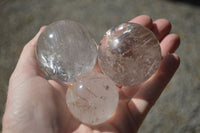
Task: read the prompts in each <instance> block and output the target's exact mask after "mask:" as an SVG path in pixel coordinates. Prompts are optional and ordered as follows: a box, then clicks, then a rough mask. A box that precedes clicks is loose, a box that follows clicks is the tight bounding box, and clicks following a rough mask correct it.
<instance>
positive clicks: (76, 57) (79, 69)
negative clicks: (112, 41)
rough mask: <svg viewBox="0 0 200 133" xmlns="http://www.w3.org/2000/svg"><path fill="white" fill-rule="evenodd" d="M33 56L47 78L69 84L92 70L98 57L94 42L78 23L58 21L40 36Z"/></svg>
mask: <svg viewBox="0 0 200 133" xmlns="http://www.w3.org/2000/svg"><path fill="white" fill-rule="evenodd" d="M36 56H37V60H38V62H39V65H40V66H41V68H42V70H43V71H44V72H45V74H46V75H47V76H48V77H50V78H51V79H55V80H58V81H62V82H69V81H73V79H75V78H76V77H78V76H79V75H80V74H82V73H86V72H89V71H91V70H92V68H93V67H94V64H95V63H96V58H97V48H96V42H95V41H94V39H92V37H91V36H90V34H89V33H88V31H87V30H86V29H85V28H84V27H83V26H82V25H81V24H79V23H77V22H73V21H70V20H62V21H57V22H55V23H52V24H50V25H48V26H47V27H46V28H45V30H44V31H43V32H42V33H41V35H40V37H39V39H38V41H37V47H36Z"/></svg>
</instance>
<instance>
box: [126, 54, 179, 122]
mask: <svg viewBox="0 0 200 133" xmlns="http://www.w3.org/2000/svg"><path fill="white" fill-rule="evenodd" d="M179 63H180V60H179V57H178V56H177V55H175V54H170V55H168V56H166V57H165V58H164V59H163V61H162V62H161V64H160V67H159V69H158V71H157V72H156V73H155V74H154V75H153V76H152V77H151V78H150V79H149V80H147V81H146V82H144V83H143V84H142V85H141V88H139V89H138V91H137V93H136V94H135V96H133V98H132V99H131V100H130V102H129V104H128V107H129V110H130V112H131V114H132V115H133V116H134V115H135V114H137V115H138V116H137V118H136V119H137V120H138V121H140V120H143V119H144V117H145V115H146V113H147V112H148V111H149V109H150V108H151V107H152V105H153V104H154V103H155V101H156V100H157V99H158V97H159V96H160V94H161V93H162V91H163V89H164V88H165V86H166V85H167V84H168V82H169V81H170V79H171V78H172V76H173V75H174V73H175V71H176V70H177V68H178V66H179Z"/></svg>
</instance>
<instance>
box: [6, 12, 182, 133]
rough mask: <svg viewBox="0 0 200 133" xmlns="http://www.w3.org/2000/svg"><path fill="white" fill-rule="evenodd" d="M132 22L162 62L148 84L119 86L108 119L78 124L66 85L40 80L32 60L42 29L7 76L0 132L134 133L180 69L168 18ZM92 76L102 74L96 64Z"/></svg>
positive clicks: (176, 41) (139, 17)
mask: <svg viewBox="0 0 200 133" xmlns="http://www.w3.org/2000/svg"><path fill="white" fill-rule="evenodd" d="M130 22H134V23H138V24H141V25H143V26H145V27H147V28H149V29H151V30H152V32H153V33H154V34H155V35H156V37H157V38H158V40H159V42H160V46H161V53H162V61H161V63H160V66H159V68H158V70H157V71H156V73H155V74H154V75H153V76H152V77H150V79H148V80H147V81H145V82H143V83H141V84H139V85H136V86H129V87H123V86H119V85H118V91H119V96H120V99H119V104H118V108H117V110H116V112H115V113H114V114H113V115H112V117H111V118H110V119H109V120H107V121H106V122H104V123H102V124H100V125H97V126H89V125H85V124H83V123H80V122H79V121H78V120H76V119H75V118H74V117H73V116H72V115H71V114H70V112H69V110H68V108H67V105H66V101H65V100H66V99H65V94H66V91H67V87H66V85H64V84H63V83H60V82H57V81H54V80H46V79H45V78H44V74H43V72H42V71H41V70H40V68H39V66H38V63H37V60H36V56H35V47H36V45H37V44H36V43H37V39H38V37H39V35H40V33H41V32H42V31H43V30H44V28H45V27H42V28H41V29H40V31H39V32H38V34H37V35H36V36H35V37H34V38H33V39H32V40H31V41H30V42H29V43H28V44H26V45H25V47H24V48H23V51H22V53H21V56H20V58H19V61H18V63H17V66H16V68H15V70H14V72H13V73H12V75H11V77H10V80H9V88H8V96H7V103H6V108H5V113H4V116H3V133H71V132H76V133H78V132H80V133H92V132H94V133H97V132H104V133H105V132H106V133H108V132H109V133H110V132H112V133H129V132H130V133H133V132H137V131H138V129H139V127H140V125H141V124H142V122H143V120H144V118H145V116H146V115H147V113H148V112H149V110H150V109H151V107H152V106H153V105H154V103H155V102H156V100H157V99H158V97H159V96H160V94H161V93H162V91H163V90H164V88H165V87H166V85H167V84H168V82H169V81H170V79H171V78H172V76H173V75H174V73H175V72H176V70H177V68H178V66H179V64H180V59H179V57H178V56H177V55H176V54H175V53H174V52H175V50H176V49H177V48H178V46H179V44H180V39H179V37H178V36H177V35H176V34H173V33H170V30H171V24H170V22H169V21H168V20H166V19H157V20H156V21H154V22H152V19H151V18H150V17H149V16H146V15H141V16H138V17H136V18H134V19H132V20H130ZM93 71H98V72H101V70H100V68H99V66H98V63H97V64H96V65H95V68H94V70H93Z"/></svg>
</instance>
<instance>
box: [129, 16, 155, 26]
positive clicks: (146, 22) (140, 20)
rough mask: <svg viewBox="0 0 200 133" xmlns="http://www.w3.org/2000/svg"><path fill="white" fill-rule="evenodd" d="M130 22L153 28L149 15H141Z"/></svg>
mask: <svg viewBox="0 0 200 133" xmlns="http://www.w3.org/2000/svg"><path fill="white" fill-rule="evenodd" d="M129 22H132V23H137V24H140V25H143V26H145V27H147V28H149V29H151V28H152V19H151V18H150V17H149V16H147V15H140V16H138V17H135V18H133V19H132V20H130V21H129Z"/></svg>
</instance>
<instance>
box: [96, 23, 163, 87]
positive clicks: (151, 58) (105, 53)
mask: <svg viewBox="0 0 200 133" xmlns="http://www.w3.org/2000/svg"><path fill="white" fill-rule="evenodd" d="M160 60H161V49H160V45H159V42H158V40H157V38H156V37H155V35H154V34H153V33H152V32H151V31H150V30H149V29H148V28H146V27H144V26H141V25H139V24H136V23H123V24H121V25H119V26H116V27H113V28H111V29H110V30H108V31H107V32H106V35H105V36H104V37H103V39H102V41H101V46H100V47H99V50H98V63H99V65H100V67H101V69H102V70H103V72H104V73H105V74H106V75H107V76H109V77H110V78H111V79H112V80H113V81H114V82H116V83H117V84H120V85H124V86H133V85H136V84H139V83H141V82H143V81H145V80H147V79H148V78H149V77H150V76H152V74H153V73H155V71H156V70H157V68H158V66H159V64H160Z"/></svg>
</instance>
